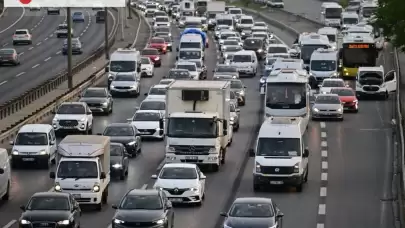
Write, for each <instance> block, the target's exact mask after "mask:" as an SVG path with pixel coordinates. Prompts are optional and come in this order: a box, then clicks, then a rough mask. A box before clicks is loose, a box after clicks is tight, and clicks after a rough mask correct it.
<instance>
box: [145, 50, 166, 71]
mask: <svg viewBox="0 0 405 228" xmlns="http://www.w3.org/2000/svg"><path fill="white" fill-rule="evenodd" d="M141 55H142V56H145V57H149V58H150V60H152V62H153V64H154V65H155V67H160V66H162V59H161V58H160V53H159V50H158V49H156V48H145V49H143V50H142V52H141Z"/></svg>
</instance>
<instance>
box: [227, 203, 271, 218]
mask: <svg viewBox="0 0 405 228" xmlns="http://www.w3.org/2000/svg"><path fill="white" fill-rule="evenodd" d="M229 216H230V217H245V218H268V217H273V216H274V212H273V210H272V206H271V205H270V204H267V203H265V204H261V203H235V204H233V205H232V207H231V210H230V211H229Z"/></svg>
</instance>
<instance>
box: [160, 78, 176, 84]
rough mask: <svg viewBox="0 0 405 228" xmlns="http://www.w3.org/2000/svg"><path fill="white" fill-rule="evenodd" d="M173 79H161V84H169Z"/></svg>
mask: <svg viewBox="0 0 405 228" xmlns="http://www.w3.org/2000/svg"><path fill="white" fill-rule="evenodd" d="M172 81H173V80H164V79H163V80H160V82H159V84H160V85H169V84H170V83H172Z"/></svg>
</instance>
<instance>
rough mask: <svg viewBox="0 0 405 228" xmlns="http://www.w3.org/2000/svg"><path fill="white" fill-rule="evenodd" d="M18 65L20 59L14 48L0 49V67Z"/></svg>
mask: <svg viewBox="0 0 405 228" xmlns="http://www.w3.org/2000/svg"><path fill="white" fill-rule="evenodd" d="M8 64H11V65H14V66H17V65H20V59H19V57H18V54H17V51H16V50H15V49H14V48H2V49H0V65H8Z"/></svg>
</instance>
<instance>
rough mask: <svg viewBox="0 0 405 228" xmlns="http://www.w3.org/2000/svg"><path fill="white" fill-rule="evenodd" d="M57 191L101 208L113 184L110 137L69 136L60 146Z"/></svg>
mask: <svg viewBox="0 0 405 228" xmlns="http://www.w3.org/2000/svg"><path fill="white" fill-rule="evenodd" d="M56 161H57V169H56V172H51V173H50V177H51V178H52V179H55V185H54V191H57V192H69V193H71V194H72V195H73V197H75V199H76V201H77V202H79V203H80V204H94V205H96V207H97V210H101V207H102V205H103V204H106V203H107V198H108V186H109V184H110V137H106V136H99V135H68V136H66V137H65V138H64V139H63V140H62V141H61V142H60V144H59V145H58V150H57V158H56Z"/></svg>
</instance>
